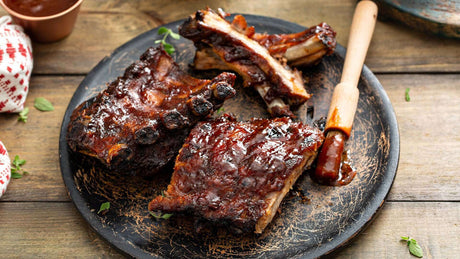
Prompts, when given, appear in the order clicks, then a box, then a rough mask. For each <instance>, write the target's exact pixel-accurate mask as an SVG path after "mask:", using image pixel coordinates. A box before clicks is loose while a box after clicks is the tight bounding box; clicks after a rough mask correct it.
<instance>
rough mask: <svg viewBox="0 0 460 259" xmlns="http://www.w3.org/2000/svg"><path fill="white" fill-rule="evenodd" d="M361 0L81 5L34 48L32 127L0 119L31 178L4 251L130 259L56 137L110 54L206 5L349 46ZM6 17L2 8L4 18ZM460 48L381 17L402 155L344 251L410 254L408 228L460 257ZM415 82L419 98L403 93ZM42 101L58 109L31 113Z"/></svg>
mask: <svg viewBox="0 0 460 259" xmlns="http://www.w3.org/2000/svg"><path fill="white" fill-rule="evenodd" d="M355 4H356V1H355V0H346V1H336V0H324V1H315V0H305V1H296V0H285V1H270V2H269V4H267V2H266V1H262V0H255V1H247V0H235V1H224V0H215V1H211V0H205V1H203V0H179V1H166V0H132V1H124V0H108V1H84V3H83V6H82V9H81V12H80V16H79V18H78V21H77V24H76V26H75V29H74V31H73V33H72V34H71V35H70V36H69V37H68V38H66V39H64V40H62V41H60V42H56V43H52V44H34V58H35V59H34V62H35V64H34V65H35V68H34V75H33V77H32V81H31V85H30V93H29V96H28V98H27V102H26V105H27V106H28V107H30V108H31V110H30V114H29V121H28V122H27V123H26V124H23V123H20V122H17V115H15V114H0V139H1V140H2V141H3V142H4V143H5V144H6V146H7V148H8V151H9V153H10V156H11V157H13V156H14V155H20V156H21V157H22V158H24V159H26V160H27V164H26V165H25V166H24V169H26V170H28V171H29V172H30V175H28V176H25V177H23V178H22V179H16V180H12V182H11V183H10V185H9V186H8V191H7V192H6V194H5V195H4V196H3V197H2V198H1V199H0V233H2V234H3V235H2V239H1V241H0V251H2V255H1V257H7V258H11V257H37V256H38V257H45V258H56V257H58V258H61V257H68V256H69V255H71V256H76V257H83V258H87V257H89V258H97V257H106V258H122V255H120V254H119V253H118V252H117V251H115V250H114V249H113V248H112V247H111V246H109V245H108V244H107V243H105V242H104V241H102V239H101V238H99V237H98V235H97V234H96V233H95V232H94V231H92V230H91V229H90V228H89V226H88V224H87V223H86V222H85V221H84V220H83V219H82V217H81V216H80V215H79V213H78V212H77V210H76V209H75V208H74V206H73V205H72V203H71V202H70V199H69V197H68V195H67V190H66V188H65V186H64V184H63V181H62V177H61V173H60V170H59V157H58V137H59V129H60V124H61V121H62V118H63V115H64V111H65V109H66V107H67V104H68V102H69V100H70V98H71V96H72V94H73V92H74V91H75V89H76V88H77V87H78V85H79V83H80V82H81V80H82V79H83V77H84V75H85V74H86V73H88V72H89V71H90V70H91V69H92V68H93V67H94V66H95V65H96V64H97V63H98V62H99V61H100V60H101V59H102V58H104V57H105V56H108V55H110V53H112V52H113V51H114V50H115V49H116V48H117V47H118V46H120V45H121V44H123V43H124V42H126V41H128V40H130V39H132V38H133V37H135V36H137V35H139V34H141V33H143V32H145V31H148V30H150V29H152V28H154V27H156V26H158V25H160V24H164V23H169V22H172V21H175V20H178V19H183V18H186V17H187V16H188V15H190V14H191V13H193V12H194V11H196V10H197V9H201V8H204V7H205V6H206V5H209V6H210V7H212V8H217V7H222V8H224V9H225V10H226V11H228V12H232V13H233V12H240V13H250V14H256V15H265V16H271V17H276V18H280V19H284V20H288V21H291V22H295V23H298V24H301V25H303V26H311V25H314V24H317V23H319V22H322V21H325V22H327V23H329V24H331V25H332V26H333V28H334V29H335V30H336V31H337V32H338V36H337V39H338V42H339V43H340V44H342V45H344V46H346V45H347V38H348V34H349V27H350V23H351V17H352V14H353V10H354V6H355ZM4 14H5V12H4V11H3V10H0V16H3V15H4ZM459 61H460V45H459V41H458V40H454V39H446V38H441V37H436V36H432V35H428V34H424V33H421V32H417V31H415V30H412V29H410V28H407V27H405V26H401V25H399V24H397V23H393V22H390V21H383V20H379V21H377V24H376V29H375V32H374V38H373V41H372V42H371V45H370V48H369V52H368V55H367V59H366V61H365V63H366V65H368V66H369V67H370V68H371V70H372V71H373V72H374V73H377V77H378V78H379V79H380V81H381V83H382V85H383V86H384V88H385V89H386V91H387V93H388V95H389V97H390V99H391V102H392V104H393V107H394V109H395V112H396V116H397V119H398V123H399V130H400V137H401V156H400V163H399V169H398V173H397V176H396V180H395V182H394V185H393V187H392V190H391V192H390V194H389V197H388V198H389V200H390V202H387V203H386V204H385V206H384V208H383V209H382V211H381V213H380V215H379V216H378V217H377V218H376V220H375V222H373V223H372V224H371V225H370V227H369V228H368V229H367V230H365V231H364V232H363V233H362V234H361V235H360V236H359V237H358V238H357V239H356V240H354V241H353V243H351V245H349V246H348V247H346V248H345V249H343V250H341V251H339V252H338V253H336V254H334V256H335V257H338V258H382V257H383V258H411V256H410V255H409V253H408V251H407V247H406V246H405V245H404V243H400V242H399V237H400V236H402V235H410V236H413V237H414V238H416V239H417V240H418V241H419V243H420V244H421V246H422V248H423V250H424V252H425V258H457V257H458V254H459V252H460V251H459V247H458V245H457V244H459V243H460V240H459V236H460V234H459V233H460V229H459V226H458V219H459V218H460V202H459V201H460V195H459V190H460V188H459V187H460V178H459V177H458V172H459V169H458V168H460V160H459V159H458V154H459V152H460V131H459V130H458V129H459V128H460V85H459V84H460V83H459V82H460V73H459V72H460V62H459ZM406 88H410V96H411V101H410V102H406V101H405V100H404V92H405V89H406ZM35 97H45V98H47V99H48V100H50V101H51V102H52V103H53V104H54V106H55V108H56V110H55V111H53V112H46V113H44V112H39V111H37V110H35V109H34V108H32V106H33V100H34V98H35Z"/></svg>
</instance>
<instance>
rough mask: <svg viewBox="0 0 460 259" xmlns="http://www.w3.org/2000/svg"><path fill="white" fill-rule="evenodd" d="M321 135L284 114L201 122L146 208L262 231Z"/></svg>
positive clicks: (236, 228) (314, 151) (238, 229)
mask: <svg viewBox="0 0 460 259" xmlns="http://www.w3.org/2000/svg"><path fill="white" fill-rule="evenodd" d="M323 139H324V136H323V133H322V132H321V131H319V130H318V129H316V128H312V127H309V126H307V125H304V124H302V123H300V122H293V121H291V119H289V118H287V117H283V118H275V119H253V120H251V121H249V122H236V120H235V119H234V118H233V117H230V116H229V115H224V116H221V117H219V118H218V119H216V120H214V121H207V122H200V123H198V124H197V126H195V128H193V129H192V131H191V133H190V135H189V137H188V138H187V139H186V142H185V144H184V146H183V147H182V149H181V150H180V152H179V155H178V157H177V158H176V164H175V168H174V173H173V175H172V178H171V183H170V184H169V186H168V188H167V191H166V192H164V196H163V195H162V196H158V197H156V198H154V199H153V200H152V201H151V202H150V203H149V210H150V211H152V212H154V213H158V212H162V213H171V212H183V213H192V214H194V215H195V216H196V217H197V218H198V219H204V220H205V221H206V222H208V223H213V224H217V225H225V226H227V227H229V229H231V230H234V231H236V232H237V233H241V232H250V231H254V232H255V233H262V231H263V230H264V229H265V227H266V226H267V225H268V224H269V223H270V221H271V220H272V218H273V216H274V215H275V214H276V211H277V209H278V207H279V205H280V203H281V200H282V199H283V197H284V196H285V195H286V193H287V192H288V191H289V189H290V188H291V187H292V186H293V184H294V183H295V181H296V180H297V178H298V177H299V176H300V174H301V173H302V172H303V170H304V169H305V168H306V167H309V166H310V165H311V163H312V162H313V160H314V159H315V157H316V154H317V150H318V148H319V147H320V145H321V143H322V141H323Z"/></svg>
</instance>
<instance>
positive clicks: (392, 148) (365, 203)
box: [59, 15, 399, 258]
mask: <svg viewBox="0 0 460 259" xmlns="http://www.w3.org/2000/svg"><path fill="white" fill-rule="evenodd" d="M245 16H246V18H247V21H248V23H249V24H250V25H254V26H255V27H256V30H257V31H258V32H267V33H292V32H298V31H301V30H303V29H305V28H304V27H302V26H299V25H297V24H293V23H290V22H286V21H282V20H278V19H273V18H267V17H260V16H253V15H245ZM182 22H183V21H177V22H173V23H170V24H167V25H165V27H167V28H171V29H173V30H174V31H177V28H178V26H179V25H180V24H181V23H182ZM157 30H158V28H157V29H153V30H151V31H148V32H146V33H144V34H142V35H140V36H138V37H136V38H134V39H133V40H131V41H129V42H128V43H126V44H124V45H123V46H121V47H119V48H118V49H117V50H115V52H114V53H113V54H112V55H111V56H109V57H106V58H104V59H103V60H102V61H101V62H100V63H99V64H98V65H97V66H96V67H95V68H94V69H93V70H92V71H91V72H90V73H89V74H88V75H87V76H86V78H85V79H84V80H83V81H82V83H81V84H80V86H79V87H78V89H77V90H76V91H75V94H74V95H73V97H72V99H71V101H70V104H69V106H68V108H67V111H66V113H65V115H64V119H63V122H62V128H61V135H60V139H59V147H60V164H61V171H62V176H63V178H64V182H65V184H66V186H67V188H68V190H69V193H70V196H71V198H72V200H73V202H74V203H75V206H76V207H77V209H78V210H79V212H80V213H81V214H82V216H83V217H84V219H85V220H86V221H87V222H88V223H89V224H90V225H91V227H92V228H93V229H94V230H95V231H96V232H97V233H99V234H100V235H101V236H102V237H103V238H105V239H106V240H107V241H108V242H109V243H111V244H112V245H113V246H115V247H116V248H118V249H119V250H121V251H123V252H124V253H126V254H128V255H131V256H134V257H144V258H145V257H159V258H171V257H172V258H192V257H194V258H197V257H198V258H212V257H268V258H288V257H305V258H315V257H319V256H321V255H325V254H328V253H330V252H332V251H333V250H336V249H337V248H339V247H341V246H343V245H344V244H345V243H347V242H348V241H349V240H350V239H351V238H353V237H354V236H356V235H357V234H358V233H359V232H360V231H361V230H363V229H364V227H365V226H366V225H367V224H368V223H369V222H370V221H371V220H372V219H373V218H374V217H375V215H376V212H377V211H378V210H379V208H380V207H381V206H382V205H383V202H384V200H385V197H386V196H387V194H388V192H389V190H390V188H391V185H392V183H393V180H394V177H395V174H396V169H397V166H398V159H399V134H398V126H397V122H396V117H395V114H394V111H393V108H392V106H391V103H390V101H389V99H388V97H387V95H386V93H385V91H384V90H383V88H382V86H381V85H380V83H379V81H378V80H377V78H376V77H375V76H374V75H373V74H372V72H371V71H370V70H369V69H368V68H367V67H364V69H363V73H362V77H361V79H360V82H359V86H358V87H359V90H360V99H359V104H358V109H357V113H356V119H355V122H354V127H353V131H352V136H351V138H350V139H349V141H348V144H347V149H348V150H349V156H350V157H351V159H352V165H353V166H354V167H356V169H357V176H356V177H355V179H354V180H353V181H352V182H351V183H350V184H349V185H346V186H342V187H329V186H322V185H318V184H316V183H315V182H313V181H312V180H311V179H310V177H309V175H308V173H305V174H304V175H303V176H302V177H301V178H300V179H299V180H298V181H297V183H296V185H295V188H294V191H292V192H290V193H289V194H288V195H287V196H286V197H285V199H284V201H283V203H282V205H281V206H280V209H281V213H278V215H277V216H276V217H275V218H274V220H273V221H272V223H271V224H270V225H269V226H268V227H267V229H266V230H265V231H264V233H263V234H262V235H255V234H252V233H250V234H246V235H243V236H234V235H231V234H229V233H227V232H226V231H223V230H219V231H216V232H209V233H208V234H207V235H198V234H196V233H195V232H194V226H193V222H192V220H191V219H189V218H188V217H184V216H177V215H176V216H173V217H171V218H170V219H168V220H156V219H154V218H153V217H152V216H150V215H149V212H148V210H147V204H148V202H149V201H150V200H151V199H152V198H153V197H155V196H156V195H159V194H160V193H161V190H164V189H165V188H166V186H167V184H168V181H169V177H170V175H171V172H172V170H171V169H166V170H164V171H163V172H161V173H160V174H159V175H158V177H156V178H155V179H153V180H145V179H141V178H137V177H127V176H121V175H119V174H115V173H112V172H108V171H107V170H104V169H101V168H100V167H98V166H97V165H96V166H95V165H93V164H91V163H90V162H85V160H82V157H81V156H79V155H76V154H73V153H71V152H70V150H69V148H68V147H67V144H66V129H67V125H68V123H69V117H70V115H71V113H72V111H73V109H74V108H75V107H76V106H77V105H78V104H80V103H81V102H83V101H84V100H86V99H88V98H89V97H91V96H94V95H95V94H96V93H98V92H99V91H100V90H102V89H103V88H105V86H106V83H108V82H110V81H112V80H114V79H115V78H116V77H117V76H119V75H122V73H123V71H124V69H125V68H126V67H127V66H128V65H129V64H131V62H133V61H134V60H136V59H138V57H139V56H140V54H142V53H143V52H144V51H145V50H146V49H147V48H148V47H149V46H153V45H155V44H154V41H155V40H156V39H159V36H158V35H157ZM169 41H170V42H171V43H173V44H174V46H175V48H176V50H177V51H176V53H175V54H174V55H173V57H174V58H175V60H176V61H177V62H178V63H179V64H180V65H181V66H182V67H183V68H184V69H186V70H188V71H189V72H190V73H192V74H194V75H195V76H200V77H209V76H212V75H213V73H214V74H215V72H212V71H211V72H206V73H196V72H194V71H192V70H191V69H190V68H189V67H188V64H190V62H191V61H192V58H193V55H194V46H193V44H192V43H191V42H190V41H188V40H186V39H180V40H172V39H171V40H169ZM344 55H345V49H344V48H343V47H341V46H337V50H336V52H335V53H334V54H333V55H331V56H328V57H326V58H324V59H323V61H322V62H321V63H320V64H318V65H317V66H315V67H313V68H310V69H308V70H307V69H305V70H303V71H302V72H303V76H304V78H305V80H306V81H307V82H308V84H307V85H308V91H309V92H311V93H313V94H314V95H313V97H312V98H311V99H310V100H309V101H308V103H307V104H306V105H304V106H302V107H300V109H299V110H298V111H297V115H298V118H299V119H301V120H303V121H305V122H307V123H311V122H312V121H314V120H316V119H318V118H320V117H324V116H326V114H327V110H328V107H329V101H330V98H331V94H332V90H333V87H334V86H335V85H336V84H337V83H338V82H339V80H340V75H341V70H342V65H343V59H344ZM240 85H241V84H239V85H238V84H237V85H236V88H237V90H238V93H237V96H236V97H235V98H233V99H231V100H229V101H227V102H226V103H225V105H224V108H225V111H226V112H232V113H235V114H236V115H237V117H238V119H240V120H244V119H249V118H251V117H268V114H267V113H266V112H265V107H264V104H263V103H262V102H261V100H260V98H259V97H258V96H257V94H255V93H254V91H253V90H252V89H242V88H241V86H240ZM307 107H313V109H312V108H307ZM299 193H300V194H303V195H305V196H306V197H307V199H305V198H304V197H302V196H303V195H299ZM107 201H108V202H110V204H111V206H110V209H109V210H108V211H107V213H105V214H102V213H101V214H98V213H97V212H98V210H99V207H100V205H101V204H102V203H104V202H107Z"/></svg>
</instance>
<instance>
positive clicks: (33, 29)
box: [0, 0, 83, 43]
mask: <svg viewBox="0 0 460 259" xmlns="http://www.w3.org/2000/svg"><path fill="white" fill-rule="evenodd" d="M82 2H83V0H78V1H77V2H76V3H75V4H74V5H72V6H71V7H70V8H68V9H67V10H64V11H62V12H60V13H57V14H53V15H49V16H42V17H34V16H28V15H23V14H20V13H17V12H15V11H13V10H11V9H10V8H9V7H8V6H7V5H6V4H5V3H4V0H0V5H1V6H2V7H3V8H4V9H5V10H6V11H7V12H8V13H9V14H10V15H11V17H12V18H13V21H14V23H16V24H18V25H20V26H22V27H23V28H24V30H25V32H26V33H27V34H28V35H29V36H30V38H32V40H34V41H36V42H42V43H47V42H53V41H58V40H61V39H63V38H65V37H66V36H68V35H69V34H70V33H71V32H72V29H73V27H74V25H75V21H76V20H77V16H78V12H79V10H80V5H81V3H82Z"/></svg>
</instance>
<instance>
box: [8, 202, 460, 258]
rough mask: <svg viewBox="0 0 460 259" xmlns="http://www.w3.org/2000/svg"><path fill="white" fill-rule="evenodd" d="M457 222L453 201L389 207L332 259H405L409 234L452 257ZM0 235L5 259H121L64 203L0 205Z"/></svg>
mask: <svg viewBox="0 0 460 259" xmlns="http://www.w3.org/2000/svg"><path fill="white" fill-rule="evenodd" d="M459 217H460V203H458V202H457V203H455V202H440V203H439V202H436V203H425V202H411V203H405V202H390V203H387V204H386V205H385V206H384V207H383V209H382V211H381V213H380V214H379V215H378V217H377V218H376V219H375V221H374V222H373V223H372V224H371V225H370V226H369V227H368V228H367V229H366V230H365V231H364V232H363V233H362V234H361V235H359V236H358V237H357V238H356V239H355V240H353V242H352V243H351V244H350V245H348V246H347V247H345V248H344V249H342V250H340V251H339V252H338V253H335V254H334V256H335V257H337V258H410V255H409V252H408V249H407V246H406V245H405V244H404V243H403V242H400V241H399V239H400V237H401V236H405V235H409V236H411V237H413V238H415V239H416V240H417V241H418V242H419V244H420V245H421V247H422V249H423V251H424V253H425V257H424V258H456V257H457V255H458V254H459V253H460V247H459V246H458V245H457V244H459V243H460V228H459V224H458V219H459ZM441 218H442V220H440V219H441ZM0 233H2V234H3V235H2V241H1V242H0V251H2V257H5V258H10V257H17V256H18V255H20V256H21V257H36V256H39V257H46V258H56V257H67V256H69V255H78V256H79V257H82V258H90V257H91V258H92V257H110V258H121V254H119V253H118V252H117V251H116V250H115V249H114V248H113V247H111V246H109V245H108V244H107V243H106V242H105V241H103V240H102V239H101V238H100V237H99V236H98V235H97V234H96V233H95V232H94V231H93V230H92V229H91V228H90V227H89V225H88V224H87V223H86V222H85V221H84V220H83V218H82V217H81V216H80V215H79V214H78V212H77V210H76V209H75V208H74V206H73V205H72V204H71V203H68V202H64V203H41V202H21V203H17V202H0ZM45 233H46V234H45Z"/></svg>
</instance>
